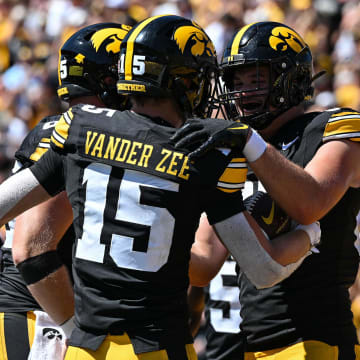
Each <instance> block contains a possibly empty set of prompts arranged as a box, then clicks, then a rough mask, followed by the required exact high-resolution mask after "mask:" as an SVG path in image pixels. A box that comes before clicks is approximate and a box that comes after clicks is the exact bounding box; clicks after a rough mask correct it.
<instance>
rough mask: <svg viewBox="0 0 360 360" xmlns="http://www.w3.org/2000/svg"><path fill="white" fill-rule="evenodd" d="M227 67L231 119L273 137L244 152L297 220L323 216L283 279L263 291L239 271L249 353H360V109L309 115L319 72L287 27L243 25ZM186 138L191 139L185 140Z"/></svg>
mask: <svg viewBox="0 0 360 360" xmlns="http://www.w3.org/2000/svg"><path fill="white" fill-rule="evenodd" d="M221 66H222V68H223V71H224V81H225V84H226V90H225V93H224V94H223V99H224V101H225V102H226V104H227V106H228V113H229V116H230V117H231V118H233V119H234V118H236V119H238V120H241V121H242V122H243V123H247V124H249V125H250V126H251V127H253V128H254V129H256V130H258V132H259V133H260V134H261V135H262V136H263V137H264V138H265V139H266V140H268V141H269V143H270V144H271V145H270V144H267V145H265V143H264V142H263V140H262V138H261V137H260V136H259V135H257V134H256V133H255V132H253V133H252V137H251V138H250V140H249V142H250V141H253V142H256V143H257V148H258V152H257V153H256V152H255V155H256V156H253V154H254V153H253V154H251V155H252V156H250V157H248V159H247V160H248V161H249V165H250V167H251V169H252V170H253V171H254V173H255V174H256V176H257V178H258V179H260V181H261V183H262V185H263V186H264V187H265V188H266V189H267V191H268V192H269V194H270V195H271V196H272V197H273V198H274V200H276V201H277V203H278V204H279V205H280V206H281V207H282V208H283V209H284V210H285V211H286V212H287V214H288V215H290V217H291V218H293V219H295V220H296V221H298V222H300V223H309V222H311V221H314V220H316V219H320V223H321V228H322V239H321V245H320V246H319V251H320V252H319V253H318V254H316V255H314V256H311V257H309V258H307V259H306V260H305V261H304V262H303V264H302V265H301V266H300V267H299V268H298V269H297V270H296V271H295V272H294V273H293V274H292V275H291V276H290V277H289V278H288V279H286V280H284V281H283V282H281V283H279V284H277V285H275V286H273V287H271V288H269V289H256V288H255V287H254V286H253V284H251V282H250V281H249V279H248V278H247V276H245V274H244V273H243V272H241V273H240V276H239V286H240V302H241V309H242V311H241V315H242V319H243V322H242V329H243V330H244V332H245V333H246V336H247V345H246V346H247V353H246V354H245V359H254V358H261V359H274V358H276V359H289V358H291V359H299V360H302V359H307V360H309V359H311V360H313V359H314V360H315V359H316V360H318V359H347V360H351V359H355V358H356V357H357V358H359V345H358V340H357V337H356V332H355V328H354V325H353V323H352V313H351V309H350V300H349V292H348V288H349V287H350V286H351V285H352V284H353V282H354V280H355V276H356V272H357V269H358V262H359V260H358V254H357V251H356V248H355V246H354V241H355V235H354V229H355V227H356V215H357V213H358V211H359V208H360V190H359V186H360V162H359V156H360V145H359V141H360V113H359V112H358V111H356V110H353V109H348V108H346V109H344V108H334V109H329V110H327V111H323V112H312V113H305V106H304V104H305V102H306V100H307V99H309V98H310V97H311V95H312V93H313V87H312V85H311V84H312V82H313V81H314V79H315V78H316V77H317V76H318V75H315V76H313V74H312V54H311V51H310V49H309V47H308V46H307V45H306V43H305V42H304V40H303V39H302V38H301V36H300V35H299V34H298V33H297V32H296V31H294V30H293V29H291V28H290V27H288V26H286V25H284V24H281V23H275V22H260V23H254V24H250V25H247V26H245V27H243V28H242V29H240V30H239V31H238V32H237V33H236V34H235V35H234V37H233V39H232V40H231V41H230V43H229V44H228V46H227V48H226V50H225V52H224V56H223V59H222V64H221ZM236 124H237V126H236V127H237V129H236V128H235V126H231V127H229V128H227V129H224V130H219V131H218V132H216V133H213V134H211V136H210V139H209V141H208V142H207V143H205V144H203V145H202V146H201V147H200V148H198V150H195V153H194V154H193V155H195V157H196V156H197V155H201V154H204V153H205V152H206V151H207V150H209V149H211V148H212V147H214V146H225V147H234V148H236V147H237V141H240V143H241V144H242V139H241V136H242V134H238V135H236V133H237V132H239V128H240V127H241V126H240V125H241V124H242V123H241V122H237V123H236ZM195 126H196V131H197V132H201V131H202V130H201V129H200V128H199V125H198V123H197V124H195ZM189 127H190V125H189V124H188V129H187V131H189ZM240 131H241V130H240ZM202 134H203V135H204V131H202ZM194 136H195V135H194V133H192V137H194ZM205 137H207V135H206V136H205ZM198 139H199V137H198ZM204 139H205V138H204V137H203V140H204ZM177 140H178V141H179V137H178V138H177ZM181 141H182V143H181V145H182V146H184V144H185V145H186V138H183V139H182V140H181ZM190 143H191V139H190ZM265 148H266V150H265ZM190 155H191V154H190ZM285 157H286V158H287V159H286V158H285ZM257 178H256V177H254V176H253V177H252V179H251V181H252V186H253V187H254V188H256V187H258V186H260V183H259V182H258V180H257Z"/></svg>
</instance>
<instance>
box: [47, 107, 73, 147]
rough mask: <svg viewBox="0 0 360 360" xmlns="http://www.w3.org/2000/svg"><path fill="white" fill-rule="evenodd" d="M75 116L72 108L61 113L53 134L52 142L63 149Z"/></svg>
mask: <svg viewBox="0 0 360 360" xmlns="http://www.w3.org/2000/svg"><path fill="white" fill-rule="evenodd" d="M73 117H74V115H73V113H72V111H71V109H69V110H68V111H67V112H66V113H64V114H63V115H61V117H60V119H59V121H58V122H57V124H56V126H55V129H54V131H53V133H52V135H51V142H52V143H54V144H55V145H56V146H57V147H59V148H61V149H63V148H64V144H65V141H66V140H67V138H68V136H69V128H70V125H71V120H72V119H73Z"/></svg>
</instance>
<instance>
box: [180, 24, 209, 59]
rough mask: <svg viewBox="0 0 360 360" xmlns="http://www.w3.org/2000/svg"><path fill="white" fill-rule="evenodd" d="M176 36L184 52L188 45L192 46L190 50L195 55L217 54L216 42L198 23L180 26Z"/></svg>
mask: <svg viewBox="0 0 360 360" xmlns="http://www.w3.org/2000/svg"><path fill="white" fill-rule="evenodd" d="M174 38H175V40H176V44H177V45H178V46H179V49H180V50H181V52H182V53H184V52H185V50H186V49H187V47H188V46H191V47H190V51H191V54H192V55H194V56H202V55H203V54H206V55H208V56H214V55H215V47H214V44H213V43H212V41H211V40H210V39H209V38H208V36H207V35H206V34H205V33H204V31H203V30H201V29H200V28H199V27H197V26H196V24H194V26H191V25H190V26H181V27H179V28H178V29H177V30H176V31H175V34H174Z"/></svg>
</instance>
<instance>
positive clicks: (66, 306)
mask: <svg viewBox="0 0 360 360" xmlns="http://www.w3.org/2000/svg"><path fill="white" fill-rule="evenodd" d="M28 289H29V291H30V292H31V294H32V295H33V296H34V298H35V299H36V301H37V302H38V303H39V305H40V306H41V308H42V309H43V310H44V311H45V312H47V313H48V314H49V316H50V317H51V318H52V319H53V320H54V322H55V323H56V324H62V323H64V322H65V321H66V320H67V319H69V318H71V317H72V316H73V315H74V291H73V287H72V284H71V280H70V277H69V273H68V271H67V269H66V267H65V266H62V267H60V268H59V269H58V270H56V271H55V272H53V273H52V274H50V275H49V276H47V277H45V278H43V279H41V280H40V281H38V282H36V283H33V284H31V285H28Z"/></svg>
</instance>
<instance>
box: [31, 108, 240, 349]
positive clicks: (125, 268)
mask: <svg viewBox="0 0 360 360" xmlns="http://www.w3.org/2000/svg"><path fill="white" fill-rule="evenodd" d="M204 121H221V120H211V119H210V120H204ZM175 130H176V129H174V128H172V127H170V126H166V125H164V123H163V122H161V121H158V119H151V118H149V117H146V116H141V115H139V114H136V113H134V112H131V111H124V112H119V111H115V110H110V109H104V108H96V107H94V106H89V105H77V106H75V107H73V108H72V109H70V110H69V111H68V112H66V113H65V114H64V115H63V116H62V118H61V119H60V120H59V122H58V123H57V125H56V127H55V130H54V132H53V135H52V138H51V146H52V148H53V151H49V152H48V153H47V154H46V155H45V156H44V157H43V158H42V159H41V160H40V161H39V162H37V163H36V164H35V165H34V166H33V167H32V171H33V173H34V175H35V176H36V177H37V178H38V180H39V181H40V183H41V184H42V185H43V186H44V187H45V188H46V189H47V191H48V192H49V193H50V194H55V193H57V192H58V191H60V190H61V189H62V188H63V186H65V188H66V191H67V194H68V196H69V199H70V202H71V204H72V207H73V214H74V226H75V232H76V239H77V241H76V249H75V254H74V259H73V266H74V280H75V297H76V311H75V313H76V322H77V324H78V325H79V329H76V330H75V331H74V332H73V334H72V337H71V342H70V343H71V344H73V345H76V346H82V347H88V348H96V347H97V346H99V345H100V344H101V342H102V341H103V339H104V337H105V336H106V334H107V333H111V334H122V333H123V332H124V331H126V332H127V333H128V334H129V336H130V338H131V339H132V342H133V345H134V348H135V351H136V352H137V353H139V352H140V353H141V352H146V351H152V350H155V349H158V348H159V346H160V347H161V346H163V345H164V344H168V343H178V342H182V343H186V342H189V341H190V342H191V337H190V334H189V331H188V325H187V301H186V291H187V287H188V262H189V256H190V248H191V245H192V243H193V240H194V234H195V231H196V229H197V227H198V224H199V218H200V214H201V213H202V212H204V211H206V212H207V214H208V218H209V221H210V222H211V223H214V222H217V221H220V220H223V219H225V218H227V217H229V216H232V215H233V214H235V213H238V212H240V211H243V210H244V206H243V202H242V195H241V188H242V187H243V184H244V182H245V179H246V172H247V169H246V164H245V160H244V158H243V156H242V155H241V154H236V153H232V154H224V153H222V152H221V151H218V150H215V151H212V152H209V153H208V154H207V155H206V156H205V157H204V158H203V159H202V160H201V161H199V162H196V164H192V163H190V162H189V159H188V157H187V156H186V155H185V154H184V153H183V152H181V151H179V150H176V149H174V148H173V147H172V145H171V144H170V143H169V138H170V136H171V135H172V134H174V132H175ZM230 159H231V161H230ZM229 161H230V162H229ZM84 333H85V334H84Z"/></svg>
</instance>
